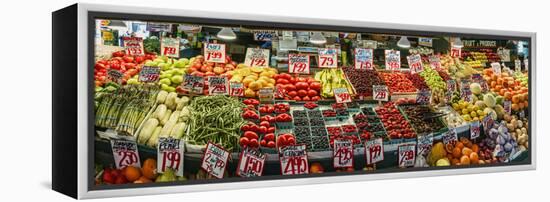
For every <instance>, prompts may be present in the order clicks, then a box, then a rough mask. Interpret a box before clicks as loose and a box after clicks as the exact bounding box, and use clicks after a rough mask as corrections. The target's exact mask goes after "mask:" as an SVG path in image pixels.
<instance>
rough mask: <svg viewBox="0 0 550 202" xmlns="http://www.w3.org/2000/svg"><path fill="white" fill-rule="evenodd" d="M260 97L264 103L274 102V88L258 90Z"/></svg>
mask: <svg viewBox="0 0 550 202" xmlns="http://www.w3.org/2000/svg"><path fill="white" fill-rule="evenodd" d="M258 94H259V95H258V97H259V98H260V102H262V103H268V102H273V88H261V89H260V90H259V91H258Z"/></svg>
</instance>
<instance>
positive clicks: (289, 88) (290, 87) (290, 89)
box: [284, 84, 296, 92]
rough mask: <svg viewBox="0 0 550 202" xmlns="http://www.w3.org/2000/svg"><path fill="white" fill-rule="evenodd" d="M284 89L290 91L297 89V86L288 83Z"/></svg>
mask: <svg viewBox="0 0 550 202" xmlns="http://www.w3.org/2000/svg"><path fill="white" fill-rule="evenodd" d="M284 89H285V90H286V91H287V92H290V91H295V90H296V86H295V85H294V84H286V85H285V86H284Z"/></svg>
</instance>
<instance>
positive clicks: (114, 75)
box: [107, 69, 123, 84]
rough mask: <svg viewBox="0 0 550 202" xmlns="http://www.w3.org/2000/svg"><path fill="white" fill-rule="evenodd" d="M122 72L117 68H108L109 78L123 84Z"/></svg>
mask: <svg viewBox="0 0 550 202" xmlns="http://www.w3.org/2000/svg"><path fill="white" fill-rule="evenodd" d="M122 76H123V74H122V72H120V71H118V70H116V69H108V70H107V78H109V79H110V80H111V81H113V82H115V83H118V84H121V83H122Z"/></svg>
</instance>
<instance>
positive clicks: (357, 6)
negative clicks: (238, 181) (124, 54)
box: [0, 0, 550, 201]
mask: <svg viewBox="0 0 550 202" xmlns="http://www.w3.org/2000/svg"><path fill="white" fill-rule="evenodd" d="M85 2H94V3H117V4H122V5H135V6H148V7H160V8H180V9H198V10H213V11H223V12H237V13H240V12H244V13H254V14H272V15H284V16H299V17H314V18H336V19H353V20H365V21H377V22H395V23H408V24H424V25H439V26H459V27H471V28H486V29H503V30H516V31H535V32H537V33H538V44H537V46H538V50H537V58H538V64H537V66H538V72H539V77H538V78H539V79H538V83H537V84H536V85H537V86H538V87H539V91H538V92H537V95H538V100H537V102H538V103H539V106H538V111H539V113H538V114H539V115H540V117H538V120H537V121H538V125H539V128H538V130H537V135H538V146H539V147H538V151H537V154H538V169H537V170H536V171H528V172H513V173H494V174H482V175H467V176H447V177H430V178H416V179H399V180H383V181H373V182H355V183H340V184H323V185H311V186H299V187H281V188H263V189H247V190H237V191H222V192H204V193H192V194H174V195H162V196H145V197H134V198H116V199H107V200H105V201H120V200H134V201H152V200H156V201H174V200H180V201H181V200H184V201H214V200H216V201H226V200H231V201H237V200H239V201H242V200H258V201H281V200H289V201H298V200H304V201H305V200H307V201H329V200H331V201H338V200H341V201H351V200H391V201H395V200H401V201H405V200H409V201H464V200H465V201H472V200H475V201H482V200H483V201H489V200H490V201H499V200H506V201H512V200H523V199H525V200H526V201H527V199H535V198H541V197H543V195H547V193H545V191H547V190H548V188H547V186H544V185H538V184H537V182H539V183H542V182H545V184H547V182H546V181H543V179H549V177H550V176H549V171H548V170H549V169H550V168H549V165H548V160H547V159H549V147H548V146H547V145H545V144H548V142H549V140H548V137H547V134H544V131H548V128H547V126H544V125H543V124H544V123H547V122H548V121H549V119H548V118H546V117H543V116H544V115H545V112H548V108H547V107H546V106H545V105H544V103H545V102H544V98H548V94H547V93H544V92H543V91H542V90H541V89H542V87H543V86H545V85H549V84H550V83H549V81H548V80H546V81H545V77H546V76H547V75H550V74H549V72H548V71H549V70H548V69H546V67H547V66H548V65H549V64H548V60H547V59H546V58H544V56H545V55H549V54H550V53H548V46H549V45H550V44H549V41H548V40H549V39H548V38H549V36H550V30H549V26H548V20H545V18H546V19H548V18H549V17H550V15H549V14H548V13H549V11H548V6H547V5H543V3H541V2H544V1H534V0H533V1H531V0H522V1H504V0H503V1H493V2H485V1H480V0H476V1H471V0H462V1H453V2H445V3H444V2H443V1H435V0H434V1H426V2H420V1H405V0H394V1H387V0H386V1H375V2H368V1H357V2H353V1H331V2H330V3H324V2H323V1H320V0H317V1H312V2H299V1H296V0H288V1H286V0H274V1H254V2H249V3H247V2H245V1H238V0H207V1H196V0H195V1H182V0H172V1H162V2H160V1H159V2H157V1H153V0H138V1H131V0H123V1H113V0H98V1H85ZM327 2H328V1H327ZM72 3H74V2H73V1H65V0H58V1H53V2H46V1H33V2H31V1H24V0H17V1H9V4H8V3H7V2H6V3H5V4H3V6H2V7H3V9H2V12H0V13H1V15H2V18H0V19H2V22H1V23H0V26H1V27H2V28H1V31H0V34H1V37H0V41H1V43H0V44H1V47H0V51H1V52H2V54H1V55H2V57H0V58H1V62H0V64H2V66H1V67H0V70H1V71H2V76H1V77H0V82H1V83H2V85H1V86H2V93H1V94H2V96H0V97H1V98H0V100H1V102H2V103H1V104H0V106H1V110H0V114H1V115H2V116H1V117H3V118H2V124H1V125H0V127H1V128H2V132H0V135H1V136H2V137H3V138H2V140H1V141H2V146H0V149H1V151H2V152H0V161H1V162H2V163H1V164H0V165H1V166H0V170H1V172H0V174H1V175H0V176H1V177H0V179H1V180H0V185H1V188H2V198H3V199H4V200H6V199H8V198H12V200H15V199H20V198H23V199H35V200H50V201H51V200H54V201H61V200H68V199H69V198H68V197H65V196H62V195H60V194H58V193H55V192H53V191H51V190H50V189H49V186H50V182H51V179H50V178H51V156H50V155H51V152H50V151H51V144H50V142H51V134H50V133H51V132H50V131H51V89H50V84H51V69H50V66H51V14H50V12H52V11H54V10H56V9H59V8H62V7H65V6H67V5H70V4H72ZM6 6H7V7H6ZM320 23H322V22H320ZM30 44H32V45H30ZM6 129H7V130H6ZM29 140H30V142H28V141H29ZM17 141H22V143H25V144H17ZM24 158H28V160H26V161H24V160H23V159H24ZM495 199H496V200H495ZM7 201H11V200H7Z"/></svg>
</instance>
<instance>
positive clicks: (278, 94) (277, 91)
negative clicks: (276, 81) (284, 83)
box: [273, 86, 286, 99]
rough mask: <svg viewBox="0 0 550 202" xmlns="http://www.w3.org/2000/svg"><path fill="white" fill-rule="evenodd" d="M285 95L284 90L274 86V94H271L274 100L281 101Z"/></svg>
mask: <svg viewBox="0 0 550 202" xmlns="http://www.w3.org/2000/svg"><path fill="white" fill-rule="evenodd" d="M285 95H286V90H285V88H283V87H277V86H275V92H274V93H273V96H274V97H275V99H283V98H284V97H285Z"/></svg>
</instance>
